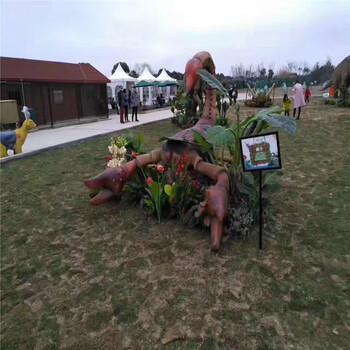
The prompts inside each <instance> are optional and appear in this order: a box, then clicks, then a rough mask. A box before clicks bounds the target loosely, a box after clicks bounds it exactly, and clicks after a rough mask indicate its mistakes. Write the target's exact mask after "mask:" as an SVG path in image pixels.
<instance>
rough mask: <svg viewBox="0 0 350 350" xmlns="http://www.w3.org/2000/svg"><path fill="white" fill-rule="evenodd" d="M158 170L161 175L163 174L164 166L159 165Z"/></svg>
mask: <svg viewBox="0 0 350 350" xmlns="http://www.w3.org/2000/svg"><path fill="white" fill-rule="evenodd" d="M157 170H158V171H159V172H160V173H163V171H164V167H163V165H161V164H158V165H157Z"/></svg>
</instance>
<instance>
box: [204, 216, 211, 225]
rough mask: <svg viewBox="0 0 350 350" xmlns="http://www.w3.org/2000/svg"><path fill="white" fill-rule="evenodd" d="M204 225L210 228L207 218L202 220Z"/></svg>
mask: <svg viewBox="0 0 350 350" xmlns="http://www.w3.org/2000/svg"><path fill="white" fill-rule="evenodd" d="M204 225H205V226H207V227H209V226H210V218H209V216H206V217H205V218H204Z"/></svg>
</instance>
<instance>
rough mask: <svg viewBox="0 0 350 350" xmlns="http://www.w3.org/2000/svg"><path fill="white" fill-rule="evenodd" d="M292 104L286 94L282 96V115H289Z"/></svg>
mask: <svg viewBox="0 0 350 350" xmlns="http://www.w3.org/2000/svg"><path fill="white" fill-rule="evenodd" d="M291 105H292V100H291V99H290V98H288V95H287V94H284V96H283V110H284V115H285V116H288V117H289V111H290V106H291Z"/></svg>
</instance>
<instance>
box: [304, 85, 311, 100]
mask: <svg viewBox="0 0 350 350" xmlns="http://www.w3.org/2000/svg"><path fill="white" fill-rule="evenodd" d="M310 96H311V91H310V89H309V87H307V88H306V90H305V102H306V103H309V100H310Z"/></svg>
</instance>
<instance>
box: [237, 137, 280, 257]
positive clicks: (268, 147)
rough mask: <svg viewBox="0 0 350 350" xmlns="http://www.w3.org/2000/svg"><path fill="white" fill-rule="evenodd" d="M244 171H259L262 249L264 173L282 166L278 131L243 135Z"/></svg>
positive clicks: (241, 139)
mask: <svg viewBox="0 0 350 350" xmlns="http://www.w3.org/2000/svg"><path fill="white" fill-rule="evenodd" d="M239 140H240V143H241V156H242V166H243V171H256V170H258V171H259V249H260V251H261V250H262V228H263V224H262V220H263V208H262V175H261V172H262V171H263V170H274V169H281V168H282V160H281V152H280V145H279V141H278V133H277V132H271V133H269V134H260V135H255V136H248V137H241V138H240V139H239Z"/></svg>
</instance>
